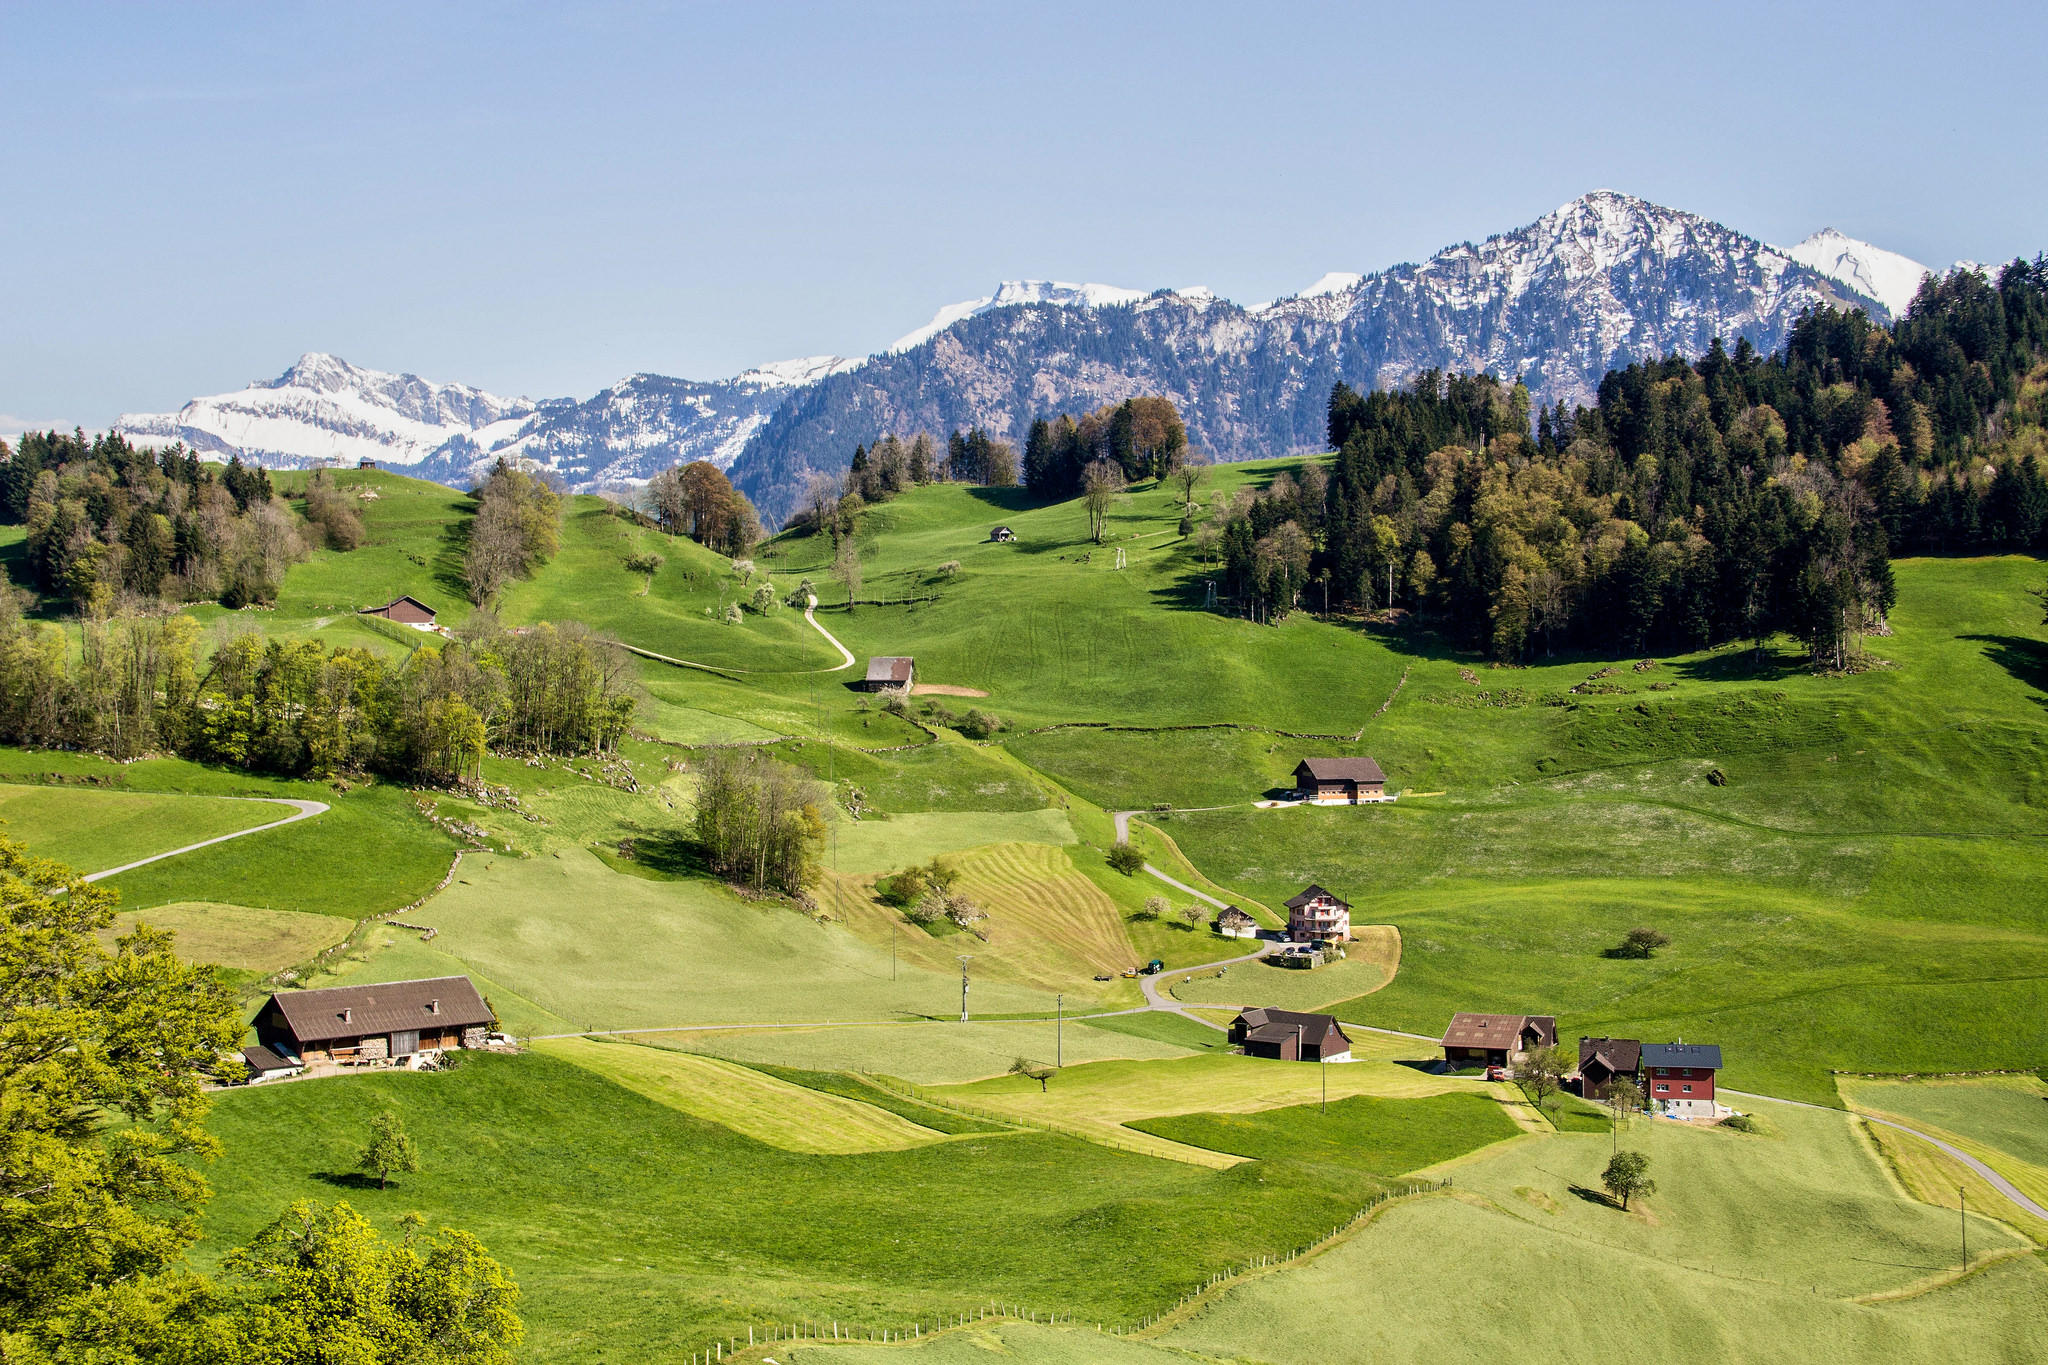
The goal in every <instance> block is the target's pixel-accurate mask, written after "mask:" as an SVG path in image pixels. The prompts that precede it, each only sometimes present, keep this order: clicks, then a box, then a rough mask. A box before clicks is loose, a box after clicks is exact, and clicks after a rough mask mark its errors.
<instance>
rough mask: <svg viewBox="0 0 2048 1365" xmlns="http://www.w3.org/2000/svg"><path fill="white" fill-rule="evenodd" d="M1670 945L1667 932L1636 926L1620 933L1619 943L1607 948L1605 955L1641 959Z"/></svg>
mask: <svg viewBox="0 0 2048 1365" xmlns="http://www.w3.org/2000/svg"><path fill="white" fill-rule="evenodd" d="M1670 945H1671V936H1670V935H1669V934H1665V933H1661V932H1659V931H1658V930H1655V929H1650V928H1646V927H1638V928H1635V929H1631V930H1629V931H1628V932H1627V933H1626V934H1624V935H1622V939H1621V943H1620V945H1619V946H1618V947H1614V948H1610V949H1608V950H1607V955H1608V956H1609V957H1623V958H1630V959H1635V960H1641V959H1643V958H1651V957H1655V956H1656V955H1657V950H1658V949H1659V948H1666V947H1669V946H1670Z"/></svg>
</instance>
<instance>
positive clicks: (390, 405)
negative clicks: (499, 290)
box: [115, 351, 535, 467]
mask: <svg viewBox="0 0 2048 1365" xmlns="http://www.w3.org/2000/svg"><path fill="white" fill-rule="evenodd" d="M534 412H535V405H534V404H533V403H532V402H530V401H529V400H527V399H524V398H500V397H498V396H497V395H496V394H491V393H485V392H484V391H483V390H482V389H476V388H471V387H470V386H469V385H467V384H434V383H429V382H428V381H427V380H424V379H421V378H420V377H419V376H418V375H412V374H387V373H385V372H384V371H382V370H370V369H364V368H362V367H360V366H356V365H351V364H349V363H348V362H347V361H346V360H343V359H341V358H340V357H339V356H331V355H323V354H321V353H320V352H318V351H313V352H308V353H307V354H305V355H302V356H300V357H299V360H298V363H297V364H295V365H293V366H292V367H291V368H290V369H288V370H286V371H285V372H284V373H283V374H281V375H279V376H278V377H277V378H276V379H272V380H268V381H264V382H258V383H255V384H251V385H250V386H249V387H248V388H246V389H242V390H240V391H239V392H236V393H223V394H217V395H215V396H213V397H211V398H195V399H193V400H192V401H191V402H189V403H187V404H186V405H185V406H184V407H182V408H180V409H178V411H176V412H173V413H161V414H153V415H151V414H135V413H130V414H124V415H123V416H122V417H121V419H120V420H119V421H118V422H116V423H115V429H116V430H118V431H120V432H121V433H123V434H124V435H126V436H127V437H128V438H129V439H130V440H134V441H137V442H142V443H148V444H168V443H170V442H172V441H182V442H184V443H185V444H186V445H187V446H189V447H191V448H192V449H194V450H197V451H199V452H201V453H203V454H213V455H219V456H220V457H221V458H223V459H225V458H226V457H228V456H230V455H240V456H241V457H242V458H243V459H245V460H253V461H255V462H257V463H261V464H267V465H273V466H285V467H297V466H300V465H305V464H313V463H318V462H320V461H323V460H340V461H344V462H346V463H351V464H352V463H354V462H355V461H357V460H361V459H370V460H376V461H377V462H379V463H380V464H394V465H417V464H420V463H422V462H424V461H426V460H428V459H430V458H431V457H432V456H433V455H434V454H435V452H436V451H438V450H440V449H441V448H442V447H443V446H445V445H447V444H448V442H449V441H451V440H455V439H463V440H468V441H472V442H475V443H476V444H478V445H486V446H488V445H496V444H498V443H501V442H503V441H507V440H510V439H511V438H512V437H513V436H515V435H516V434H517V433H518V432H519V431H520V430H521V429H522V428H523V427H524V425H525V424H526V422H527V420H528V419H529V418H531V417H532V416H533V415H534Z"/></svg>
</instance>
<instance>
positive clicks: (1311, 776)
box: [1294, 758, 1387, 806]
mask: <svg viewBox="0 0 2048 1365" xmlns="http://www.w3.org/2000/svg"><path fill="white" fill-rule="evenodd" d="M1294 789H1295V791H1296V792H1297V793H1298V794H1299V795H1300V797H1301V799H1302V800H1304V801H1313V802H1314V803H1315V804H1317V805H1319V806H1355V805H1357V804H1358V803H1359V802H1361V801H1384V800H1386V798H1387V775H1386V774H1385V773H1383V772H1381V771H1380V765H1379V764H1377V763H1375V762H1373V761H1372V760H1371V759H1369V758H1304V759H1303V760H1301V762H1299V763H1297V764H1295V765H1294Z"/></svg>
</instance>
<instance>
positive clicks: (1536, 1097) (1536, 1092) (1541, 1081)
mask: <svg viewBox="0 0 2048 1365" xmlns="http://www.w3.org/2000/svg"><path fill="white" fill-rule="evenodd" d="M1568 1065H1569V1063H1568V1062H1567V1060H1566V1058H1565V1051H1564V1049H1563V1048H1561V1047H1559V1046H1557V1045H1556V1044H1554V1043H1553V1044H1551V1045H1550V1046H1548V1047H1532V1048H1530V1049H1529V1050H1528V1051H1527V1052H1524V1053H1523V1054H1522V1055H1521V1056H1520V1057H1519V1058H1517V1059H1516V1061H1515V1067H1514V1076H1515V1080H1516V1081H1518V1082H1520V1084H1521V1087H1522V1091H1523V1093H1524V1094H1526V1095H1528V1097H1529V1098H1530V1100H1531V1101H1532V1102H1534V1104H1535V1105H1536V1107H1537V1109H1539V1110H1540V1109H1542V1108H1543V1104H1544V1101H1546V1100H1548V1099H1550V1098H1551V1097H1552V1096H1554V1095H1556V1094H1557V1092H1558V1088H1559V1087H1560V1086H1562V1085H1563V1084H1564V1073H1565V1070H1566V1069H1567V1067H1568Z"/></svg>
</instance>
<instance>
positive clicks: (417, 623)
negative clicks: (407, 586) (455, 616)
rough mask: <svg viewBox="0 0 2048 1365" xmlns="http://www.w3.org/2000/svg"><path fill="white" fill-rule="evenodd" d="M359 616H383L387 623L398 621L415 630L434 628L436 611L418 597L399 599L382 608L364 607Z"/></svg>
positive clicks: (394, 599) (387, 603)
mask: <svg viewBox="0 0 2048 1365" xmlns="http://www.w3.org/2000/svg"><path fill="white" fill-rule="evenodd" d="M356 615H358V616H381V617H383V618H384V619H385V620H387V621H396V622H398V624H400V625H401V626H411V627H412V628H413V629H414V630H432V629H433V628H434V609H433V608H432V607H430V606H428V605H427V604H426V603H424V602H422V601H420V599H419V598H417V597H397V598H393V599H392V600H391V601H389V602H386V603H385V604H384V605H383V606H381V607H364V608H363V609H362V610H361V611H359V612H357V613H356Z"/></svg>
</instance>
